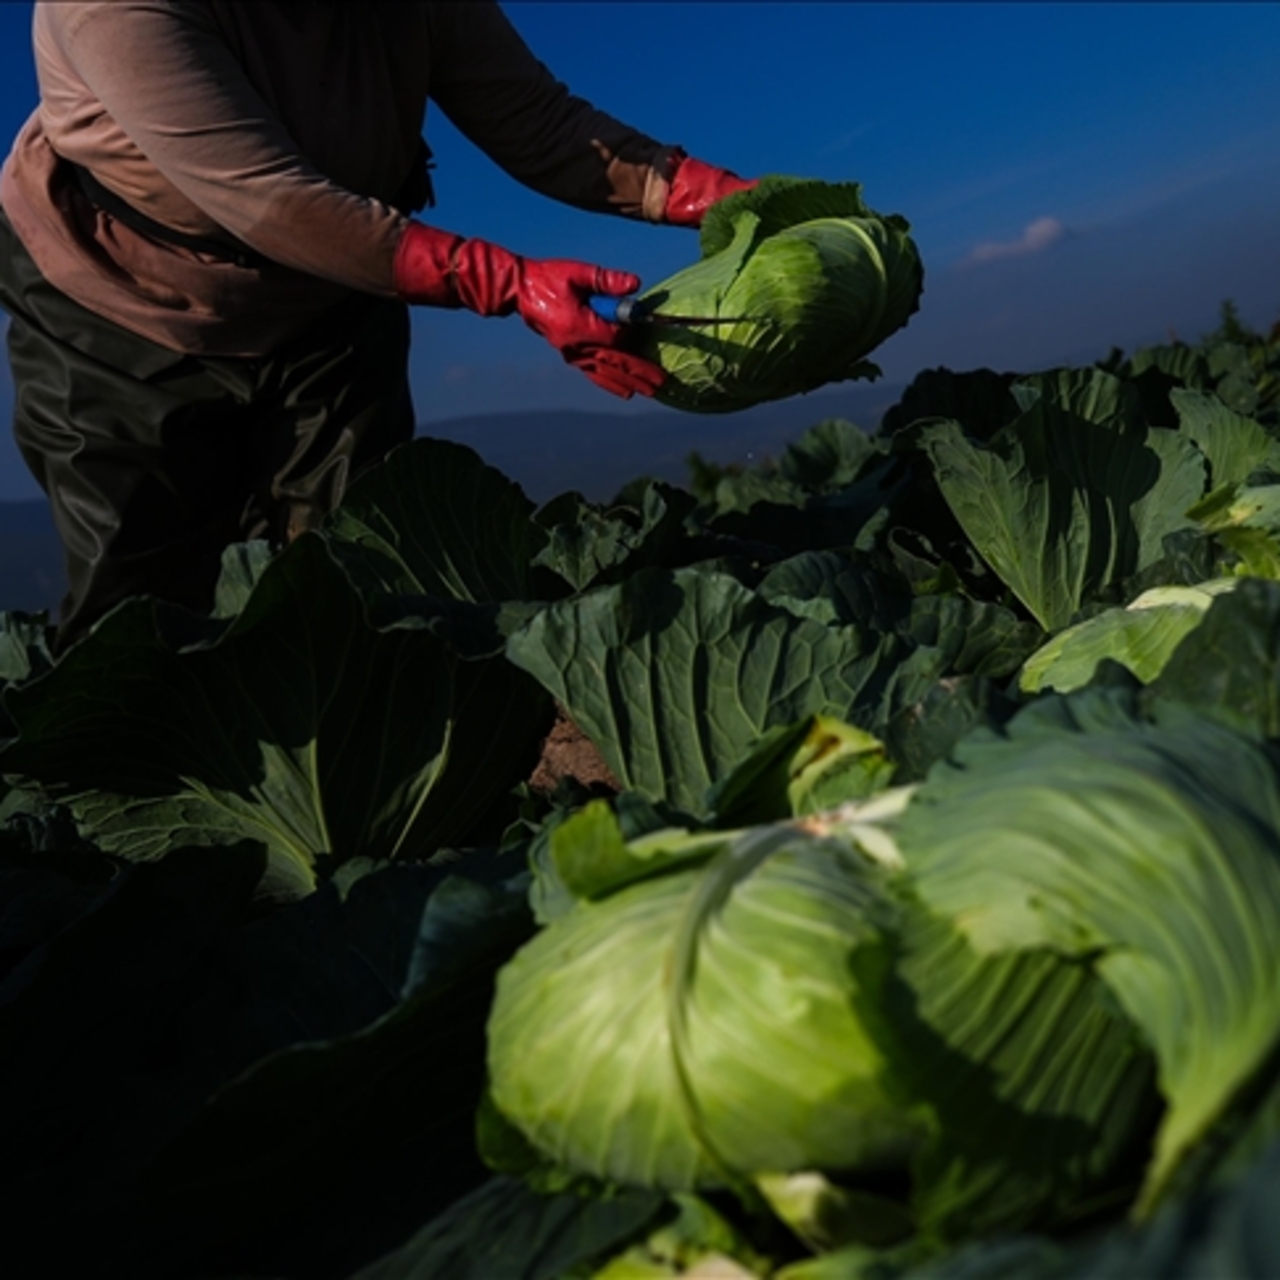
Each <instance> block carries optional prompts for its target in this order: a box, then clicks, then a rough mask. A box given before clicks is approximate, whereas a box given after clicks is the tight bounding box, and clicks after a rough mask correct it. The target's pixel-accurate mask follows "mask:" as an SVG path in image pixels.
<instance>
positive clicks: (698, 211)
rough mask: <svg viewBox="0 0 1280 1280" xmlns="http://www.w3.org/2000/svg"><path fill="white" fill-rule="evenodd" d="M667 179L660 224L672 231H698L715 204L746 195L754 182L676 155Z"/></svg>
mask: <svg viewBox="0 0 1280 1280" xmlns="http://www.w3.org/2000/svg"><path fill="white" fill-rule="evenodd" d="M672 165H673V169H672V171H671V173H670V174H669V176H668V179H667V180H668V182H669V183H670V184H671V185H670V188H669V190H668V191H667V207H666V211H665V212H664V214H663V218H662V220H663V221H664V222H666V223H669V224H670V225H671V226H673V227H700V226H702V217H703V215H704V214H705V213H706V211H707V210H708V209H710V208H711V206H712V205H713V204H715V202H716V201H717V200H723V199H724V198H725V196H731V195H733V193H734V192H735V191H749V190H750V189H751V188H752V187H754V186H755V185H756V182H757V180H756V179H750V180H748V179H746V178H740V177H738V175H737V174H736V173H730V172H729V170H728V169H717V168H716V167H715V166H714V165H709V164H703V162H702V161H701V160H695V159H694V158H693V157H692V156H686V155H684V154H683V153H682V152H676V153H675V154H674V156H673V157H672Z"/></svg>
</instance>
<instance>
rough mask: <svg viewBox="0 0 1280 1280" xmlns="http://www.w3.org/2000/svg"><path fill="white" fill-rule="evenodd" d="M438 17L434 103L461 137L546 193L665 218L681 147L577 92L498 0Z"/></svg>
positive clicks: (444, 9) (434, 23)
mask: <svg viewBox="0 0 1280 1280" xmlns="http://www.w3.org/2000/svg"><path fill="white" fill-rule="evenodd" d="M429 10H430V15H431V18H430V30H431V41H430V44H431V97H432V100H433V101H434V102H435V103H436V104H437V105H438V106H439V108H440V109H441V111H443V112H444V114H445V115H446V116H448V118H449V119H450V121H451V122H452V123H453V124H454V125H455V126H456V127H457V128H458V130H459V131H460V132H461V133H463V134H464V135H465V136H466V137H467V138H469V139H470V140H471V141H472V142H473V143H475V145H476V146H477V147H479V148H480V149H481V150H482V151H484V152H485V154H486V155H488V156H489V157H490V158H491V159H493V160H494V161H495V162H496V163H497V164H499V165H501V167H502V168H503V169H505V170H506V172H507V173H509V174H510V175H511V176H512V177H513V178H515V179H516V180H517V181H519V182H522V183H524V184H525V185H526V186H528V187H531V188H532V189H533V190H535V191H538V192H540V193H541V194H543V195H546V196H550V197H552V198H553V199H556V200H560V201H562V202H564V203H565V204H570V205H574V206H576V207H578V208H581V209H588V210H592V211H595V212H602V213H620V214H623V215H626V216H630V217H642V218H647V219H649V220H650V221H653V222H657V221H659V220H660V219H661V217H662V211H663V208H664V206H665V202H666V191H667V183H666V162H667V158H668V156H669V155H670V153H671V151H672V148H671V147H668V146H664V145H663V144H662V143H660V142H657V141H655V140H654V139H653V138H651V137H648V136H647V135H645V134H644V133H642V132H640V130H638V129H635V128H632V127H631V126H630V125H627V124H624V123H622V122H621V121H619V120H616V119H614V118H613V117H612V116H610V115H607V114H606V113H605V112H603V111H599V110H597V109H596V108H595V107H594V106H592V105H591V104H590V103H589V102H586V101H585V100H584V99H582V98H580V97H576V96H575V95H574V94H572V93H570V91H569V89H568V88H567V87H566V86H565V85H564V84H562V83H561V82H560V81H559V80H557V79H556V77H555V76H554V75H552V73H551V72H550V71H549V70H548V69H547V68H546V67H545V66H544V65H543V64H542V63H541V62H539V61H538V59H537V58H536V57H535V56H534V54H533V53H532V52H531V50H530V49H529V47H528V46H527V45H526V44H525V42H524V40H523V39H522V38H521V36H520V35H519V33H518V32H517V31H516V30H515V28H514V27H513V26H512V25H511V23H510V21H509V20H508V19H507V17H506V15H505V14H504V13H503V12H502V11H501V9H500V8H499V7H498V5H497V4H496V3H493V2H491V0H472V2H471V3H467V4H432V5H430V6H429Z"/></svg>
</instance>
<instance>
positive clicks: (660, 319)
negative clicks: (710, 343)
mask: <svg viewBox="0 0 1280 1280" xmlns="http://www.w3.org/2000/svg"><path fill="white" fill-rule="evenodd" d="M590 305H591V310H592V311H594V312H595V313H596V315H598V316H599V317H600V319H601V320H607V321H608V322H609V323H610V324H660V325H665V324H672V325H683V326H685V327H692V326H697V325H714V324H754V323H755V321H753V320H751V319H750V317H748V316H673V315H668V314H667V313H666V312H665V311H655V310H653V308H654V307H655V306H657V305H659V304H658V303H656V302H648V303H646V302H643V301H642V300H641V299H639V298H637V297H636V296H635V295H634V294H632V295H630V296H629V297H626V298H615V297H613V296H612V295H608V294H596V295H595V296H593V297H592V298H591V299H590Z"/></svg>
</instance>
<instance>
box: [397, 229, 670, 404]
mask: <svg viewBox="0 0 1280 1280" xmlns="http://www.w3.org/2000/svg"><path fill="white" fill-rule="evenodd" d="M392 273H393V280H394V282H395V289H396V292H397V293H398V294H399V295H400V297H402V298H403V299H404V300H405V301H406V302H415V303H422V304H425V305H426V306H433V307H455V308H456V307H465V308H466V309H467V310H468V311H474V312H475V313H476V314H477V315H481V316H509V315H510V314H511V313H512V312H513V311H514V312H517V313H519V316H520V318H521V319H522V320H523V321H524V322H525V324H527V325H528V326H529V328H530V329H532V330H533V331H534V333H536V334H539V335H540V336H541V337H543V338H545V339H546V340H547V341H548V342H549V343H551V345H552V346H553V347H555V349H556V350H557V351H559V352H560V354H561V355H562V356H563V357H564V358H565V360H566V361H567V362H568V363H569V364H571V365H573V366H574V367H575V368H577V369H580V370H581V371H582V372H583V373H585V374H586V375H587V377H588V378H590V379H591V381H592V382H594V383H595V384H596V385H597V386H598V387H603V388H604V390H605V391H609V392H612V393H613V394H614V395H615V396H621V397H622V398H623V399H624V400H629V399H630V398H631V397H632V396H633V395H642V396H651V395H653V393H654V392H655V391H656V390H657V389H658V388H659V387H660V386H661V385H662V383H663V381H664V380H665V379H666V376H667V375H666V372H665V371H664V370H663V369H661V368H660V367H659V366H658V365H656V364H653V363H652V362H651V361H649V360H644V359H642V358H641V357H640V356H637V355H633V354H631V353H630V352H628V351H623V350H621V344H622V342H623V341H624V340H625V333H624V330H623V328H622V326H620V325H616V324H609V323H607V322H606V321H604V320H602V319H601V318H600V317H599V316H598V315H596V313H595V312H594V311H592V310H591V308H590V306H588V304H587V299H588V298H589V297H590V296H591V295H592V294H597V293H601V294H610V295H612V296H614V297H619V298H620V297H622V296H623V295H624V294H628V293H634V292H635V291H636V290H637V289H638V288H639V287H640V277H639V276H634V275H632V274H631V273H630V272H628V271H606V270H605V268H604V267H596V266H592V265H591V264H590V263H588V262H574V261H571V260H568V259H562V258H542V259H538V258H522V257H520V256H519V254H515V253H511V252H509V251H508V250H506V249H503V248H500V247H499V246H498V245H496V244H490V243H489V242H488V241H487V240H466V239H464V238H463V237H462V236H457V235H453V234H451V233H450V232H447V231H439V230H437V229H436V228H434V227H428V226H424V225H423V224H422V223H421V222H410V223H409V226H408V228H407V229H406V230H405V233H404V235H403V236H402V237H401V240H400V243H399V245H398V246H397V247H396V256H395V263H394V265H393V268H392Z"/></svg>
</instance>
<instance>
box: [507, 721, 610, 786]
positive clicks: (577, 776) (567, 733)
mask: <svg viewBox="0 0 1280 1280" xmlns="http://www.w3.org/2000/svg"><path fill="white" fill-rule="evenodd" d="M562 778H572V779H573V780H574V781H575V782H577V783H579V784H580V785H581V786H583V787H586V788H589V789H594V790H602V791H611V792H614V793H617V792H619V791H621V790H622V784H621V783H620V782H619V781H618V779H617V778H615V777H614V776H613V774H612V773H611V772H610V771H609V766H608V765H607V764H605V762H604V757H603V756H602V755H601V754H600V752H599V751H597V750H596V748H595V744H594V743H593V742H592V741H591V739H590V738H588V737H587V735H586V734H585V733H583V732H582V730H581V729H579V728H578V726H577V725H576V724H574V722H573V721H572V720H570V719H569V717H568V715H567V714H566V712H565V710H564V708H563V707H557V708H556V721H555V724H553V725H552V726H551V732H550V733H548V734H547V736H546V738H545V739H544V741H543V743H542V756H541V758H540V759H539V761H538V767H537V768H536V769H535V770H534V771H533V774H532V775H531V776H530V778H529V786H530V787H531V788H532V789H533V790H534V791H536V792H538V793H539V794H542V795H548V794H550V793H551V792H552V791H554V790H555V789H556V785H557V784H558V783H559V782H560V780H561V779H562Z"/></svg>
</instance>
